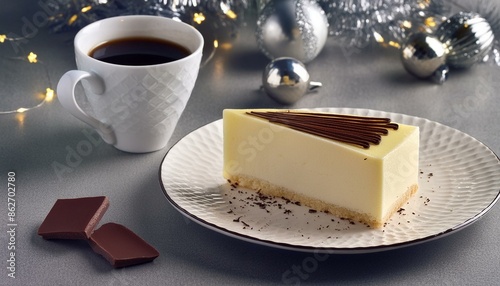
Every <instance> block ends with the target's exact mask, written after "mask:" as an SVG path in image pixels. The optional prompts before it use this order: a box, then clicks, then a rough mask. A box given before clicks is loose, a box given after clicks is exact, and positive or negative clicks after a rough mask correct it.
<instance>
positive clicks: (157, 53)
mask: <svg viewBox="0 0 500 286" xmlns="http://www.w3.org/2000/svg"><path fill="white" fill-rule="evenodd" d="M189 54H191V52H190V51H189V50H188V49H187V48H185V47H183V46H181V45H179V44H176V43H173V42H170V41H167V40H163V39H156V38H147V37H130V38H122V39H116V40H112V41H107V42H105V43H102V44H100V45H98V46H97V47H95V48H93V49H92V50H91V51H90V53H89V56H91V57H93V58H95V59H97V60H100V61H103V62H107V63H111V64H117V65H129V66H145V65H157V64H163V63H168V62H172V61H176V60H179V59H182V58H184V57H186V56H188V55H189Z"/></svg>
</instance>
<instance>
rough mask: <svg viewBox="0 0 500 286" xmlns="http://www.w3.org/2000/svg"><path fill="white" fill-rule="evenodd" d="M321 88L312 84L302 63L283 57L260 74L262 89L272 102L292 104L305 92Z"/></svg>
mask: <svg viewBox="0 0 500 286" xmlns="http://www.w3.org/2000/svg"><path fill="white" fill-rule="evenodd" d="M319 87H321V83H319V82H313V81H311V79H310V76H309V72H308V71H307V69H306V67H305V66H304V64H303V63H301V62H300V61H298V60H297V59H294V58H289V57H283V58H277V59H275V60H273V61H271V62H270V63H269V64H268V65H267V66H266V68H265V69H264V72H263V74H262V88H263V89H264V91H265V92H266V93H267V94H268V95H269V96H270V97H271V98H273V99H274V100H276V101H278V102H279V103H283V104H293V103H295V102H296V101H297V100H299V99H300V98H302V96H304V95H305V94H306V93H307V92H309V91H311V90H314V89H316V88H319Z"/></svg>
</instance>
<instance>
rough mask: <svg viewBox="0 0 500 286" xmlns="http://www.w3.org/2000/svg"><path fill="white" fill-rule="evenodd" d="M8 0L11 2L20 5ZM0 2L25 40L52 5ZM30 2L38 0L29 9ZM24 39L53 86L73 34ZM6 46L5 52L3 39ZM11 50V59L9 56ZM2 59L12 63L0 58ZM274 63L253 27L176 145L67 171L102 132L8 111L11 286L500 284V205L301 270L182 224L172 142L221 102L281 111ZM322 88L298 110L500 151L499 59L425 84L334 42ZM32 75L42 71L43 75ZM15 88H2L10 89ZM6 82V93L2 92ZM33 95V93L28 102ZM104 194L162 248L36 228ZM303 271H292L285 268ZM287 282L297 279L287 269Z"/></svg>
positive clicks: (108, 152)
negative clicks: (75, 153) (129, 255)
mask: <svg viewBox="0 0 500 286" xmlns="http://www.w3.org/2000/svg"><path fill="white" fill-rule="evenodd" d="M10 2H12V3H10ZM10 2H9V3H2V8H1V10H0V34H2V32H3V33H7V32H14V33H18V34H21V33H22V29H23V26H25V25H27V24H26V23H27V21H33V19H34V17H35V15H36V13H38V12H40V11H43V10H42V9H41V7H40V6H39V5H37V4H36V2H33V1H31V2H28V1H15V2H14V1H10ZM28 3H29V4H28ZM34 28H35V30H33V31H32V32H33V33H32V37H30V38H29V39H28V41H27V42H25V43H24V46H23V47H24V49H25V50H26V51H29V50H33V51H37V52H38V55H39V59H40V60H42V61H43V63H44V65H45V67H46V68H47V72H48V75H49V77H50V79H49V83H50V86H52V87H53V88H55V86H56V85H57V81H58V79H59V77H60V76H61V75H62V74H63V73H64V72H65V71H67V70H70V69H73V68H75V63H74V58H73V50H72V43H71V40H72V37H73V35H72V34H71V33H57V34H54V33H50V32H49V30H48V27H47V26H46V24H44V23H41V24H40V25H38V26H34ZM3 49H4V50H2V51H5V47H3ZM0 56H3V55H0ZM3 62H5V61H3ZM267 63H268V60H267V59H266V58H265V57H264V56H262V54H260V53H259V51H258V49H257V46H256V43H255V40H254V38H253V36H252V34H251V33H248V34H244V33H243V34H242V35H240V36H239V37H238V38H237V39H236V40H235V41H234V43H233V47H232V48H230V49H220V50H219V51H218V52H217V53H216V55H215V56H214V58H213V59H212V60H211V61H210V62H208V64H207V65H205V66H204V67H203V68H202V69H201V71H200V74H199V78H198V81H197V84H196V86H195V89H194V91H193V94H192V97H191V99H190V101H189V103H188V105H187V108H186V110H185V112H184V114H183V115H182V117H181V119H180V121H179V124H178V126H177V129H176V131H175V133H174V134H173V137H172V138H171V140H170V143H169V145H168V146H167V147H166V148H165V149H163V150H161V151H158V152H154V153H149V154H139V155H138V154H128V153H124V152H120V151H118V150H116V149H114V148H113V147H112V146H108V145H106V144H105V143H102V142H101V143H97V144H94V145H93V147H92V150H91V152H89V154H85V156H82V157H81V160H79V162H78V163H77V164H75V166H73V167H71V170H70V171H71V172H66V173H64V174H59V176H58V174H57V172H56V171H55V170H54V167H53V165H54V162H59V163H62V164H64V162H65V160H66V159H67V156H68V154H70V152H71V150H75V148H77V146H78V144H79V143H80V142H82V141H85V140H87V141H88V140H89V139H88V137H87V135H85V134H86V133H90V134H94V135H95V133H92V131H91V130H90V129H89V127H87V126H86V125H85V124H84V123H82V122H80V121H79V120H77V119H76V118H74V117H73V116H71V115H70V114H69V113H68V112H67V111H66V110H64V109H63V108H62V106H61V105H60V104H59V102H58V101H57V100H54V101H52V102H50V103H46V104H45V105H43V106H42V107H40V108H37V109H34V110H31V111H29V112H27V113H25V114H23V116H22V118H21V116H19V115H15V114H10V115H0V186H1V187H0V190H1V193H0V194H1V196H2V203H0V222H1V226H0V228H1V229H2V231H1V232H0V233H1V234H0V238H1V240H0V249H1V251H0V260H2V261H3V262H2V263H1V265H2V267H1V271H0V284H2V285H14V284H15V285H85V284H89V285H247V284H258V285H265V284H287V283H288V284H289V283H290V282H293V283H297V284H299V283H301V284H302V283H303V284H317V285H332V284H346V285H357V284H361V283H363V284H374V285H375V284H383V285H442V284H447V285H498V284H497V283H498V281H500V271H499V269H500V244H499V243H498V241H499V239H498V238H499V237H500V227H499V223H498V222H499V221H500V207H499V206H495V207H493V209H491V211H490V212H489V213H488V214H487V215H486V216H485V217H484V218H482V219H481V220H479V221H478V222H477V223H475V224H473V225H471V226H470V227H468V228H466V229H463V230H461V231H459V232H457V233H454V234H453V235H450V236H446V237H443V238H441V239H438V240H434V241H430V242H426V243H423V244H420V245H416V246H411V247H405V248H401V249H396V250H391V251H385V252H379V253H371V254H356V255H328V256H327V257H325V259H322V261H317V264H314V265H313V266H314V267H313V269H311V268H310V267H309V268H308V269H309V270H311V271H309V272H304V271H297V272H293V271H295V270H294V269H297V268H300V267H302V265H303V263H307V261H310V260H311V259H312V258H314V254H313V253H303V252H294V251H286V250H280V249H275V248H271V247H267V246H260V245H256V244H252V243H249V242H244V241H240V240H237V239H234V238H231V237H228V236H225V235H223V234H220V233H217V232H214V231H212V230H209V229H206V228H204V227H203V226H200V225H198V224H196V223H194V222H190V221H188V220H187V219H185V218H184V217H183V216H182V215H181V214H180V213H178V212H177V211H176V210H175V209H174V208H173V207H172V206H171V205H170V204H169V203H168V202H167V200H166V199H165V196H164V194H163V193H162V190H161V188H160V183H159V178H158V170H159V166H160V163H161V161H162V159H163V157H164V156H165V154H166V152H167V150H168V148H169V147H170V146H172V145H173V144H174V143H175V142H177V141H178V140H180V139H181V138H182V137H183V136H185V135H186V134H188V133H190V132H191V131H193V130H195V129H197V128H199V127H200V126H203V125H204V124H207V123H209V122H212V121H214V120H217V119H219V118H221V112H222V110H223V109H224V108H256V107H284V106H282V105H279V104H276V103H275V102H273V101H272V100H271V99H270V98H268V97H267V96H265V95H263V94H262V93H261V92H260V91H259V86H260V84H261V73H262V70H263V69H264V67H265V65H266V64H267ZM308 70H309V72H310V74H311V76H312V77H313V79H314V80H315V81H320V82H323V84H324V88H323V89H321V90H320V91H319V92H317V93H315V94H310V95H307V96H305V97H304V98H302V99H301V100H300V101H299V102H297V103H296V104H295V105H293V106H290V107H292V108H295V107H297V108H302V107H355V108H368V109H376V110H384V111H391V112H398V113H404V114H409V115H414V116H419V117H424V118H428V119H430V120H433V121H437V122H440V123H443V124H446V125H449V126H451V127H454V128H457V129H459V130H461V131H463V132H465V133H468V134H470V135H471V136H473V137H475V138H477V139H478V140H480V141H482V142H483V143H484V144H486V145H487V146H489V147H490V148H491V149H492V150H493V151H494V152H495V153H497V154H500V140H499V135H500V124H498V121H499V118H500V117H499V115H498V107H499V106H500V96H499V94H498V90H500V81H499V75H500V67H497V66H494V65H491V64H481V65H477V66H474V67H473V68H471V69H470V70H467V71H462V72H458V71H453V72H452V73H451V74H450V78H449V80H448V81H447V82H446V83H445V84H443V85H436V84H432V83H429V82H427V81H421V80H417V79H415V78H413V77H411V76H410V75H408V74H407V73H406V72H405V71H404V70H403V67H402V65H401V62H400V60H399V54H398V53H397V52H396V51H394V50H387V49H382V48H377V47H374V48H371V49H364V50H358V49H350V50H345V49H341V48H339V47H338V46H336V45H335V43H334V42H333V41H332V40H331V39H330V40H329V41H328V43H327V46H326V47H325V49H324V50H323V52H322V53H321V54H320V55H319V57H318V58H317V59H316V60H314V61H312V62H311V63H310V64H308ZM36 72H38V74H41V76H40V77H37V76H35V74H36ZM12 73H13V74H14V75H15V76H14V77H13V79H11V80H9V81H8V82H5V80H4V79H0V81H1V86H2V87H3V88H2V89H0V97H1V100H2V102H4V104H5V106H7V105H8V106H12V105H13V102H16V101H19V100H20V102H23V100H24V99H23V97H26V96H27V95H26V94H27V93H29V91H30V90H31V89H30V88H31V87H32V85H33V84H35V83H40V82H42V83H44V82H45V83H47V80H44V76H45V74H44V71H43V69H39V70H38V71H36V70H35V72H34V71H30V70H28V69H22V68H18V66H17V65H15V66H14V71H12ZM6 88H7V90H9V88H10V90H13V91H11V92H5V89H6ZM2 90H3V92H2ZM28 97H29V96H28ZM9 171H14V172H16V188H17V189H16V196H15V199H16V217H15V218H16V222H17V227H16V278H15V279H11V278H9V277H8V276H7V274H8V271H7V270H6V260H7V259H8V250H7V244H8V239H9V238H8V234H7V231H8V227H7V223H8V215H7V208H6V207H7V188H6V185H7V173H8V172H9ZM97 195H106V196H108V197H109V199H110V202H111V206H110V208H109V210H108V211H107V213H106V214H105V216H104V218H103V220H102V223H103V222H111V221H113V222H117V223H121V224H124V225H126V226H127V227H129V228H130V229H132V230H133V231H135V232H136V233H138V234H139V235H140V236H142V237H143V238H144V239H145V240H147V241H148V242H150V243H151V244H152V245H154V246H155V247H156V248H157V249H158V250H159V252H160V257H159V258H157V259H156V260H155V261H154V262H153V263H148V264H144V265H140V266H135V267H130V268H124V269H113V268H112V267H111V266H110V265H109V264H108V263H107V262H106V261H105V260H104V259H103V258H102V257H100V256H99V255H96V254H95V253H93V252H92V251H91V250H90V248H89V246H88V245H87V244H86V243H85V242H82V241H46V240H43V239H42V238H41V237H39V236H38V235H37V234H36V232H37V229H38V227H39V225H40V223H41V222H42V220H43V219H44V217H45V215H46V214H47V212H48V211H49V209H50V208H51V206H52V205H53V203H54V202H55V200H56V199H58V198H71V197H82V196H97ZM290 271H292V273H295V274H296V275H295V276H294V277H295V279H293V280H289V279H283V277H284V276H283V275H284V274H285V273H290ZM285 277H290V276H285Z"/></svg>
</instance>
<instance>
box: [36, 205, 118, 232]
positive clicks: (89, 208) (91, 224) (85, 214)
mask: <svg viewBox="0 0 500 286" xmlns="http://www.w3.org/2000/svg"><path fill="white" fill-rule="evenodd" d="M108 206H109V200H108V198H107V197H105V196H100V197H85V198H75V199H58V200H57V201H56V202H55V204H54V206H53V207H52V209H51V210H50V212H49V213H48V214H47V216H46V217H45V220H44V221H43V222H42V224H41V225H40V228H39V229H38V234H39V235H41V236H42V237H43V238H45V239H88V238H89V237H90V235H91V234H92V232H93V231H94V228H95V226H96V225H97V224H98V223H99V221H100V220H101V218H102V216H103V215H104V213H105V212H106V210H107V209H108Z"/></svg>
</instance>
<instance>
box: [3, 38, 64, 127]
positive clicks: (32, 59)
mask: <svg viewBox="0 0 500 286" xmlns="http://www.w3.org/2000/svg"><path fill="white" fill-rule="evenodd" d="M23 39H24V38H12V37H8V36H7V35H4V34H1V35H0V44H2V43H5V42H6V41H10V42H14V41H19V40H23ZM12 59H17V60H22V61H25V62H26V61H27V62H28V63H30V64H39V65H40V64H42V62H41V61H39V60H38V55H37V54H36V53H34V52H29V53H28V55H27V56H25V57H15V58H12ZM42 67H43V68H44V71H45V74H46V76H47V78H48V79H49V73H48V70H47V68H46V67H45V66H44V65H42ZM49 81H50V80H49ZM39 95H40V97H41V101H40V102H39V103H38V104H36V105H34V106H31V107H18V108H16V109H12V110H0V115H2V114H14V113H15V114H18V116H16V118H17V119H18V121H20V123H21V119H23V120H24V113H26V112H28V111H30V110H33V109H35V108H38V107H41V106H42V105H44V104H45V103H47V102H51V101H52V100H53V99H54V97H55V91H54V90H53V89H52V88H51V87H50V86H49V87H47V88H46V89H45V93H40V94H39ZM21 114H22V116H21Z"/></svg>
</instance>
